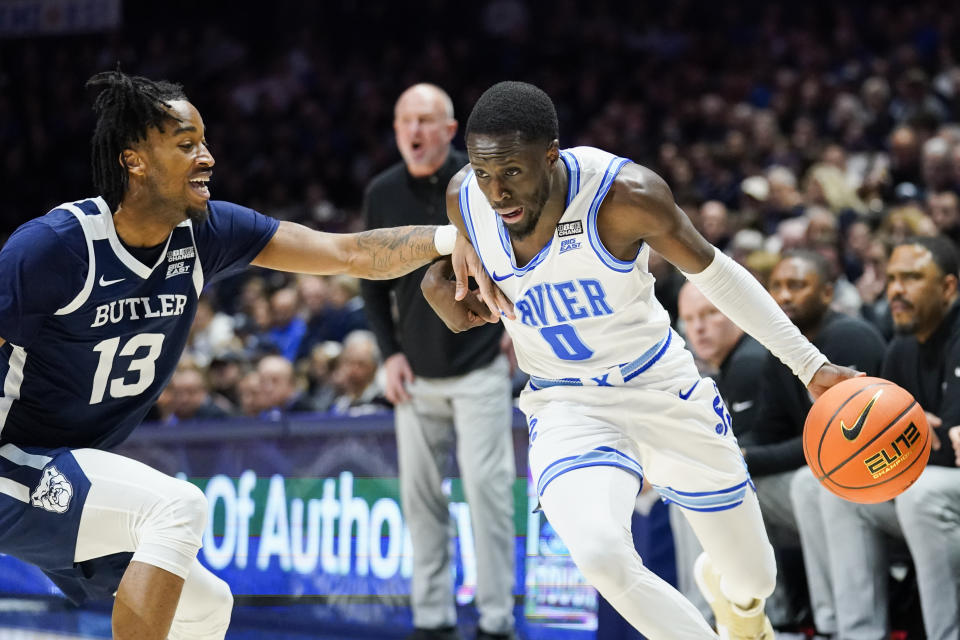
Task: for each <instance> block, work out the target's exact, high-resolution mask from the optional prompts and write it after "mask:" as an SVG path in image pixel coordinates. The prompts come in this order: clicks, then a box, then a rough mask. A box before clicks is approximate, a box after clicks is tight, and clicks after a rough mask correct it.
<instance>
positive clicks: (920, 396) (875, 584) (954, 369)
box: [811, 236, 960, 640]
mask: <svg viewBox="0 0 960 640" xmlns="http://www.w3.org/2000/svg"><path fill="white" fill-rule="evenodd" d="M957 270H958V257H957V252H956V249H955V248H954V247H953V245H952V243H951V242H950V241H949V240H948V239H946V238H944V237H942V236H938V237H935V238H912V239H910V240H907V241H905V242H903V243H901V244H899V245H898V246H897V247H895V248H894V250H893V253H892V254H891V255H890V260H889V262H888V263H887V299H888V300H889V302H890V310H891V312H892V313H893V321H894V324H895V326H896V328H897V332H898V334H899V336H898V337H896V338H895V339H894V340H893V341H892V342H891V343H890V346H889V347H888V348H887V352H886V356H885V358H884V362H883V369H882V372H881V375H882V377H884V378H886V379H888V380H890V381H891V382H895V383H896V384H898V385H900V386H901V387H903V388H904V389H906V390H907V391H909V392H910V393H911V394H913V396H914V398H916V400H917V402H919V403H920V406H922V407H923V408H924V410H925V411H926V412H927V418H928V422H929V423H930V426H931V432H930V436H931V438H932V442H933V449H934V450H933V451H932V453H931V455H930V462H929V464H928V466H927V468H926V469H925V470H924V471H923V473H922V474H921V475H920V478H919V479H918V480H917V481H916V482H915V483H914V484H913V485H912V486H911V487H910V488H909V489H908V490H907V491H905V492H904V493H902V494H901V495H899V496H897V497H896V498H895V499H894V500H891V501H888V502H884V503H880V504H855V503H852V502H847V501H845V500H842V499H841V498H838V497H836V496H834V495H833V494H830V493H828V492H827V491H826V490H822V489H821V490H819V491H816V495H817V496H819V498H820V500H819V506H820V509H821V511H822V514H823V520H824V523H825V528H824V531H823V532H822V535H823V538H822V542H823V544H826V541H829V548H830V556H829V557H830V566H831V575H832V578H833V582H834V592H835V593H836V594H837V603H836V612H837V624H838V629H837V632H838V633H837V637H838V638H839V639H840V640H857V639H860V638H863V639H875V638H883V637H888V636H889V634H890V628H889V621H888V615H887V611H888V607H887V600H888V595H887V579H888V566H889V563H888V562H887V558H886V551H887V543H886V539H885V536H886V535H891V536H894V537H896V538H900V539H903V540H905V541H906V543H907V547H908V548H909V549H910V554H911V556H912V558H913V562H914V565H915V566H916V573H917V584H918V586H919V590H920V605H921V610H922V613H923V622H924V627H925V629H926V635H927V638H929V639H930V640H947V639H948V638H949V639H953V640H956V638H958V637H960V526H958V524H960V469H958V468H957V459H958V457H960V455H958V452H956V451H955V450H954V448H953V447H951V443H950V442H949V441H948V439H947V434H948V433H949V434H950V437H951V439H956V438H957V436H958V435H960V434H957V431H956V425H960V303H958V302H957ZM938 427H939V428H938ZM946 427H950V429H947V428H946ZM811 483H815V481H813V480H812V476H811Z"/></svg>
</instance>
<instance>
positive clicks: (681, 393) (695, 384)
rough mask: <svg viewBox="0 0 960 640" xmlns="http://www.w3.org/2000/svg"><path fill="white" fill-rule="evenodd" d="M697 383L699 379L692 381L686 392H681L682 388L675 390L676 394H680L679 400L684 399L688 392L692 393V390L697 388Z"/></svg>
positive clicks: (688, 394) (687, 396) (688, 395)
mask: <svg viewBox="0 0 960 640" xmlns="http://www.w3.org/2000/svg"><path fill="white" fill-rule="evenodd" d="M698 384H700V381H699V380H697V381H696V382H694V383H693V386H692V387H690V388H689V389H687V392H686V393H684V392H683V389H680V391H677V395H678V396H680V399H681V400H686V399H687V398H689V397H690V394H691V393H693V390H694V389H696V388H697V385H698Z"/></svg>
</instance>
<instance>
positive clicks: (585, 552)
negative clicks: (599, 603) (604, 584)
mask: <svg viewBox="0 0 960 640" xmlns="http://www.w3.org/2000/svg"><path fill="white" fill-rule="evenodd" d="M589 533H592V534H594V535H585V536H580V537H579V539H578V540H577V541H574V542H573V543H572V544H568V545H567V547H568V549H569V550H570V556H571V557H572V558H573V561H574V562H575V563H576V565H577V567H578V568H579V569H580V571H581V573H583V575H584V576H585V577H586V578H587V579H588V580H589V581H590V582H591V583H592V584H593V585H595V586H599V585H597V582H598V581H603V580H606V579H608V578H610V577H612V576H614V575H617V574H619V572H620V571H619V570H620V569H622V568H623V567H624V566H625V565H627V564H629V559H630V557H631V556H634V555H635V554H636V551H635V549H634V548H633V545H632V540H631V543H629V544H628V543H627V541H626V540H625V538H623V537H620V536H617V535H615V534H614V533H612V532H610V531H605V532H600V531H596V530H595V531H592V532H589Z"/></svg>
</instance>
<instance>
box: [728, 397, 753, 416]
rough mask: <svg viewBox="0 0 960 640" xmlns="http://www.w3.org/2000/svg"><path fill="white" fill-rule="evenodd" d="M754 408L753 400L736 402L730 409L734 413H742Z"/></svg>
mask: <svg viewBox="0 0 960 640" xmlns="http://www.w3.org/2000/svg"><path fill="white" fill-rule="evenodd" d="M752 406H753V400H744V401H743V402H734V403H733V404H731V405H730V409H731V410H732V411H733V412H734V413H740V412H741V411H746V410H747V409H749V408H750V407H752Z"/></svg>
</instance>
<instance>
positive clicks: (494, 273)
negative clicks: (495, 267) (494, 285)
mask: <svg viewBox="0 0 960 640" xmlns="http://www.w3.org/2000/svg"><path fill="white" fill-rule="evenodd" d="M490 275H491V276H493V279H494V280H496V281H497V282H503V281H504V280H506V279H507V278H512V277H513V274H512V273H508V274H507V275H505V276H498V275H497V272H496V271H494V272H492V273H491V274H490Z"/></svg>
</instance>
